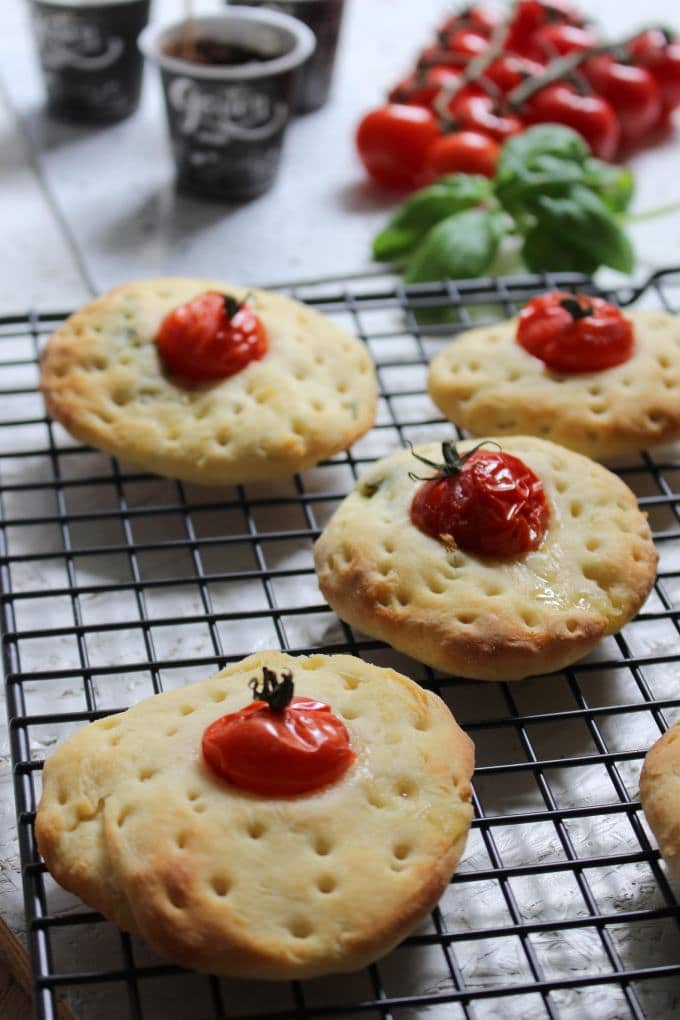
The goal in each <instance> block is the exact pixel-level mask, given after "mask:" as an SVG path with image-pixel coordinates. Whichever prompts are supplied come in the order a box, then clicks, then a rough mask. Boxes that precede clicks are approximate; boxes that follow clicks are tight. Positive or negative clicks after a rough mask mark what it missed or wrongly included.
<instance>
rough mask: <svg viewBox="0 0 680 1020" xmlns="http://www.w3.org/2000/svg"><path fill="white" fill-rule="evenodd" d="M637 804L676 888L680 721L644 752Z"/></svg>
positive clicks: (679, 865) (678, 875) (679, 867)
mask: <svg viewBox="0 0 680 1020" xmlns="http://www.w3.org/2000/svg"><path fill="white" fill-rule="evenodd" d="M640 802H641V804H642V810H643V811H644V813H645V817H646V819H647V821H648V822H649V825H650V828H651V830H652V832H653V833H654V835H655V837H656V841H657V843H658V844H659V850H660V851H661V854H662V856H663V858H664V860H665V861H666V864H667V865H668V870H669V872H670V875H671V877H672V878H673V880H674V881H675V882H677V883H678V884H679V885H680V722H677V723H676V724H675V725H674V726H671V728H670V729H669V730H667V731H666V732H665V733H664V734H663V736H662V737H659V739H658V740H657V741H656V743H655V744H653V745H652V747H650V749H649V751H648V752H647V755H646V757H645V761H644V765H643V766H642V774H641V776H640Z"/></svg>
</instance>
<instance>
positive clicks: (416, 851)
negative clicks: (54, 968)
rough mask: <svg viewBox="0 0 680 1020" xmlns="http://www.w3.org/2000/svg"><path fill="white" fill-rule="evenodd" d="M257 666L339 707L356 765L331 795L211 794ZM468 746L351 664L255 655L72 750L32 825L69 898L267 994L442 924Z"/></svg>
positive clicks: (427, 708)
mask: <svg viewBox="0 0 680 1020" xmlns="http://www.w3.org/2000/svg"><path fill="white" fill-rule="evenodd" d="M263 666H267V667H269V668H270V669H273V670H276V671H281V670H283V669H290V670H291V671H292V672H293V676H294V680H295V684H296V695H301V696H305V695H306V696H309V697H312V698H315V699H319V700H321V701H324V702H326V703H328V704H330V705H331V706H332V708H333V710H334V711H335V712H336V713H337V714H338V715H339V716H340V717H341V718H342V719H343V721H344V723H345V725H346V727H347V729H348V731H349V734H350V738H351V742H352V748H353V750H354V752H355V753H356V760H355V762H354V764H353V765H352V766H351V767H350V769H349V771H348V772H346V773H345V775H344V776H343V777H342V778H341V779H340V780H338V781H337V782H335V783H333V784H331V785H330V786H328V787H326V788H324V789H322V790H319V791H317V792H315V793H311V794H306V795H304V796H298V797H288V798H276V799H271V798H267V797H263V796H258V795H255V794H250V793H247V792H245V791H243V790H240V789H238V788H236V787H234V786H231V785H230V784H228V783H226V782H224V781H222V780H220V779H219V778H217V777H216V776H215V775H214V773H213V772H212V771H211V770H210V769H209V768H208V767H207V766H206V765H205V763H204V760H203V758H202V755H201V737H202V734H203V732H204V730H205V729H206V727H207V726H208V725H209V724H210V723H212V722H213V721H214V720H215V719H217V718H219V717H220V716H222V715H225V714H227V713H229V712H233V711H236V710H238V709H240V708H242V707H243V706H244V705H246V704H247V703H248V701H249V700H250V698H251V697H252V695H251V692H250V690H249V688H248V680H249V679H250V678H251V677H253V675H256V676H257V675H258V674H259V673H260V671H261V669H262V667H263ZM472 769H473V746H472V742H471V741H470V740H469V738H468V737H467V736H466V735H465V734H464V733H463V732H462V730H461V729H460V728H459V727H458V726H457V725H456V723H455V721H454V719H453V717H452V716H451V713H450V712H449V710H448V708H447V707H446V706H445V705H444V703H443V702H442V701H441V700H440V699H439V698H438V697H436V696H435V695H434V694H431V693H429V692H428V691H425V690H423V689H422V688H420V687H419V686H418V685H417V684H415V683H414V682H413V681H411V680H409V679H407V678H406V677H404V676H401V675H400V674H399V673H395V672H394V671H393V670H389V669H380V668H378V667H377V666H373V665H370V664H367V663H365V662H362V661H361V660H360V659H357V658H354V657H352V656H349V655H337V656H325V655H314V656H311V657H305V656H300V657H295V658H292V657H290V656H288V655H284V654H282V653H279V652H262V653H259V654H257V655H253V656H251V657H250V658H248V659H245V660H244V661H243V662H240V663H237V664H236V665H233V666H229V667H228V668H227V669H224V670H223V671H222V672H221V673H218V674H217V675H216V676H214V677H211V678H210V679H208V680H204V681H202V682H201V683H197V684H192V685H190V686H188V687H184V688H182V689H181V690H177V691H172V692H169V693H167V694H161V695H158V696H156V697H154V698H150V699H148V700H146V701H143V702H141V703H140V704H138V705H136V706H135V707H134V708H131V709H130V710H128V711H127V712H124V713H122V714H121V715H117V716H113V717H109V718H107V719H102V720H100V721H98V722H95V723H93V724H92V725H90V726H87V727H86V728H85V729H83V730H81V731H79V732H78V733H76V734H75V735H73V736H72V737H70V738H69V739H68V740H67V741H66V742H65V743H64V744H62V746H61V747H59V748H58V750H57V751H56V752H55V753H54V754H53V755H52V757H51V758H50V759H49V760H48V762H47V763H46V765H45V769H44V775H43V795H42V799H41V802H40V807H39V810H38V815H37V819H36V836H37V840H38V846H39V849H40V852H41V853H42V855H43V857H44V859H45V863H46V864H47V867H48V869H49V870H50V872H51V873H52V874H53V875H54V877H55V878H56V879H57V881H58V882H60V883H61V884H62V885H63V886H65V887H66V888H67V889H69V890H71V891H72V892H75V893H77V894H78V895H80V896H81V897H82V898H83V899H84V900H85V902H86V903H88V904H89V905H90V906H92V907H94V908H95V909H97V910H99V911H101V912H102V913H103V914H105V915H106V916H107V917H109V918H111V919H113V920H115V921H117V922H118V924H120V925H121V926H122V927H124V928H127V929H129V930H131V931H136V932H138V933H140V934H142V935H143V936H144V937H145V938H146V939H148V941H149V942H150V943H151V944H152V945H153V946H154V947H155V948H156V949H157V950H158V951H159V952H161V953H163V954H164V955H166V956H168V957H169V958H170V959H171V960H174V961H176V962H178V963H180V964H183V965H185V966H188V967H195V968H197V969H200V970H207V971H211V972H213V973H218V974H225V975H233V976H245V977H256V978H301V977H311V976H315V975H318V974H324V973H328V972H334V971H348V970H354V969H356V968H359V967H362V966H365V965H366V964H368V963H370V962H371V961H373V960H375V959H376V958H377V957H379V956H381V955H382V954H383V953H385V952H387V951H388V950H389V949H390V948H391V947H392V946H394V945H395V944H396V943H397V942H399V941H400V940H401V939H402V938H403V937H404V936H405V935H406V934H407V933H408V931H409V930H410V929H411V928H413V926H414V925H416V924H417V923H418V922H419V921H420V920H421V919H422V918H423V916H424V915H425V914H426V913H427V912H428V911H429V910H431V909H432V907H433V906H434V905H435V903H436V902H437V900H438V898H439V897H440V895H441V894H442V892H443V890H444V888H445V887H446V885H447V883H448V881H449V879H450V877H451V874H452V872H453V871H454V869H455V867H456V865H457V864H458V861H459V859H460V856H461V853H462V851H463V847H464V845H465V840H466V837H467V833H468V829H469V827H470V821H471V816H472V809H471V806H470V796H471V789H470V778H471V775H472Z"/></svg>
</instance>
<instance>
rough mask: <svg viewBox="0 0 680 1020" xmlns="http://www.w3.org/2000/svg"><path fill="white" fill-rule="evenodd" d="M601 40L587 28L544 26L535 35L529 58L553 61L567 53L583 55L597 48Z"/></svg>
mask: <svg viewBox="0 0 680 1020" xmlns="http://www.w3.org/2000/svg"><path fill="white" fill-rule="evenodd" d="M598 42H599V39H598V38H597V36H596V35H594V34H593V33H592V32H589V31H588V29H587V28H579V27H578V26H577V25H550V24H548V25H543V26H542V27H541V28H539V29H538V31H537V32H536V33H535V35H534V36H533V38H532V40H531V45H530V46H529V52H528V56H529V57H531V58H532V59H534V60H553V59H554V58H555V57H564V56H566V55H567V53H581V52H582V51H583V50H590V49H592V48H593V47H594V46H597V44H598Z"/></svg>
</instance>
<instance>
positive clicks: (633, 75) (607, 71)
mask: <svg viewBox="0 0 680 1020" xmlns="http://www.w3.org/2000/svg"><path fill="white" fill-rule="evenodd" d="M583 70H584V73H585V75H586V77H587V78H588V81H589V82H590V84H591V85H592V86H593V88H594V89H595V91H596V92H597V93H598V95H600V96H602V98H603V99H606V100H607V102H608V103H610V104H611V106H612V108H613V110H614V113H615V114H616V116H617V119H618V121H619V124H620V125H621V137H622V139H623V141H625V142H632V141H636V140H638V139H641V138H642V137H643V136H644V135H646V134H647V133H648V132H649V131H650V130H651V129H652V128H653V127H654V125H655V124H656V123H658V120H659V116H660V114H661V93H660V91H659V87H658V85H657V84H656V82H655V80H654V77H653V76H652V74H651V72H650V71H648V70H647V69H646V68H644V67H636V66H635V65H634V64H621V63H619V62H618V61H616V60H613V59H612V58H611V57H610V56H609V55H608V54H606V53H605V54H602V56H599V57H594V58H593V59H592V60H589V61H588V62H587V64H586V65H585V67H584V68H583Z"/></svg>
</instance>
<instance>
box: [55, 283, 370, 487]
mask: <svg viewBox="0 0 680 1020" xmlns="http://www.w3.org/2000/svg"><path fill="white" fill-rule="evenodd" d="M206 290H218V291H220V292H226V293H229V294H231V295H234V296H235V297H236V298H237V299H239V300H242V299H243V298H244V297H245V296H246V294H248V295H249V296H248V303H249V304H250V306H251V307H252V308H253V310H254V311H255V312H257V314H258V315H259V316H260V318H261V319H262V321H263V322H264V324H265V326H266V328H267V332H268V336H269V350H268V352H267V354H266V355H265V356H264V358H262V359H261V360H260V361H252V362H250V364H249V365H247V366H246V368H244V369H243V370H242V371H240V372H237V373H236V374H235V375H233V376H230V377H229V378H227V379H222V380H219V381H218V382H216V383H210V384H207V385H202V386H187V387H183V386H181V385H179V384H177V383H175V382H174V381H172V380H171V379H170V378H168V377H166V376H165V375H164V373H163V371H162V366H161V361H160V358H159V355H158V352H157V349H156V345H155V343H154V336H155V334H156V331H157V329H158V327H159V325H160V323H161V322H162V320H163V318H164V317H165V316H166V314H167V313H168V312H169V311H170V310H171V309H173V308H175V307H176V306H177V305H180V304H183V303H184V302H186V301H189V300H191V299H192V298H193V297H195V296H197V295H198V294H201V293H203V292H205V291H206ZM41 386H42V391H43V394H44V397H45V403H46V405H47V409H48V412H49V414H50V415H51V416H52V417H53V418H55V419H56V420H57V421H60V422H61V423H62V424H63V425H64V427H65V428H66V429H68V431H69V432H71V433H72V435H74V436H75V437H76V438H77V439H80V440H82V441H83V442H86V443H89V444H91V445H93V446H96V447H98V448H100V449H102V450H105V451H107V452H108V453H112V454H114V455H116V456H120V457H122V458H124V459H126V460H129V461H131V462H133V463H135V464H139V465H141V466H142V467H144V468H147V469H148V470H150V471H153V472H155V473H156V474H162V475H167V476H169V477H171V478H179V479H182V480H184V481H191V482H200V483H203V484H206V485H221V484H233V483H238V482H248V481H255V480H258V479H269V478H275V477H285V476H287V475H291V474H294V473H295V472H296V471H298V470H301V469H303V468H306V467H310V466H311V465H313V464H316V463H317V462H318V461H319V460H322V459H324V458H325V457H328V456H330V455H332V454H333V453H336V452H337V451H338V450H342V449H345V448H346V447H348V446H349V445H351V443H353V442H354V440H355V439H357V438H358V437H359V436H361V435H363V433H364V432H366V430H367V429H369V428H370V426H371V425H372V423H373V418H374V415H375V404H376V382H375V371H374V368H373V364H372V361H371V359H370V356H369V354H368V352H367V350H366V348H365V347H364V345H363V344H362V343H361V342H360V341H359V340H357V339H356V338H355V337H353V336H350V335H349V334H348V333H345V332H344V331H343V330H341V329H339V328H338V327H337V326H335V325H334V324H333V323H331V322H329V321H328V320H327V319H325V318H324V317H323V316H321V315H319V314H318V313H317V312H314V311H313V310H312V309H310V308H307V307H305V306H304V305H302V304H299V303H298V302H296V301H292V300H290V299H289V298H285V297H282V296H280V295H277V294H270V293H268V292H266V291H261V290H250V291H246V290H245V289H243V288H240V287H232V286H231V285H229V284H225V283H219V282H217V281H214V280H196V279H180V278H167V279H156V280H149V281H146V282H140V283H131V284H127V285H125V286H122V287H118V288H117V289H116V290H113V291H111V292H110V293H109V294H106V295H104V296H103V297H101V298H98V299H97V300H95V301H92V302H91V303H90V304H88V305H86V306H85V307H84V308H82V309H81V310H80V311H78V312H76V313H75V314H74V315H72V316H71V317H70V318H69V319H67V321H66V322H65V323H64V324H63V325H62V326H61V327H60V328H59V329H58V330H57V331H56V333H55V334H54V335H53V336H52V337H51V338H50V340H49V342H48V344H47V347H46V349H45V351H44V352H43V357H42V366H41Z"/></svg>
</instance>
